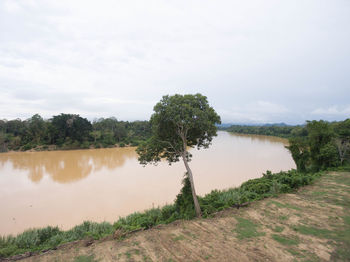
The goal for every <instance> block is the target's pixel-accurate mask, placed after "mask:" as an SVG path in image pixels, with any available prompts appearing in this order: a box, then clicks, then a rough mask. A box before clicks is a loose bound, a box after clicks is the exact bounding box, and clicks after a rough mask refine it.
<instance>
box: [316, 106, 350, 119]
mask: <svg viewBox="0 0 350 262" xmlns="http://www.w3.org/2000/svg"><path fill="white" fill-rule="evenodd" d="M311 114H313V115H321V116H322V115H326V116H344V117H350V105H348V106H337V105H334V106H330V107H327V108H317V109H315V110H313V111H312V112H311Z"/></svg>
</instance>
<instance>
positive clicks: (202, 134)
mask: <svg viewBox="0 0 350 262" xmlns="http://www.w3.org/2000/svg"><path fill="white" fill-rule="evenodd" d="M150 124H151V127H152V135H151V138H150V139H149V140H147V141H146V142H144V143H142V144H141V145H140V146H139V147H138V148H137V153H138V154H139V162H140V163H141V164H144V165H145V164H148V163H153V164H155V163H157V162H159V161H161V159H166V160H167V161H168V163H169V164H171V163H173V162H177V161H179V159H180V158H182V160H183V161H184V164H185V167H186V170H187V175H188V178H189V180H190V182H191V188H192V196H193V201H194V205H195V208H196V213H197V216H200V208H199V204H198V200H197V196H196V194H195V189H194V182H193V176H192V171H191V169H190V168H189V165H188V161H189V160H190V159H191V157H192V155H191V154H190V153H189V152H188V151H187V149H188V147H197V148H198V149H200V148H207V147H208V146H209V145H210V143H211V141H212V139H213V137H214V136H216V131H217V127H216V124H220V116H219V115H218V114H217V113H216V112H215V110H214V109H213V108H212V107H210V106H209V104H208V100H207V98H206V97H205V96H203V95H201V94H195V95H190V94H188V95H179V94H176V95H173V96H169V95H166V96H163V98H162V99H161V101H160V102H158V103H157V104H156V105H155V106H154V114H153V115H152V116H151V119H150Z"/></svg>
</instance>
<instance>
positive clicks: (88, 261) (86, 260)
mask: <svg viewBox="0 0 350 262" xmlns="http://www.w3.org/2000/svg"><path fill="white" fill-rule="evenodd" d="M73 262H98V260H95V259H94V256H84V255H83V256H78V257H76V258H75V259H74V260H73Z"/></svg>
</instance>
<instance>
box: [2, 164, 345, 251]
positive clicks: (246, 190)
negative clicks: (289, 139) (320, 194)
mask: <svg viewBox="0 0 350 262" xmlns="http://www.w3.org/2000/svg"><path fill="white" fill-rule="evenodd" d="M345 174H347V176H348V178H349V173H345ZM319 176H320V174H298V173H296V172H295V171H289V172H281V173H277V174H272V173H269V172H267V173H266V174H265V175H264V176H263V177H262V178H260V179H253V180H249V181H247V182H245V183H243V184H242V186H241V187H240V188H237V189H230V190H226V191H212V192H211V193H210V194H208V195H206V196H205V197H203V198H200V203H201V207H202V212H203V215H204V216H205V217H212V216H216V214H219V213H220V211H221V210H223V209H227V208H228V209H230V207H232V206H236V207H239V206H247V203H249V202H251V201H254V200H259V199H263V198H266V197H271V196H273V195H276V194H277V193H278V192H294V190H295V189H296V188H298V187H300V186H302V185H305V184H309V183H312V181H313V180H314V179H318V177H319ZM344 179H345V181H347V180H346V178H344ZM338 180H339V179H338ZM187 186H188V185H187ZM278 188H279V189H278ZM186 191H187V190H186V183H185V186H184V188H183V190H182V191H181V194H180V195H178V197H177V200H176V201H175V204H174V205H168V206H165V207H163V208H162V209H159V208H154V209H151V210H148V211H146V212H144V213H134V214H132V215H130V216H128V217H126V218H121V219H119V221H117V222H116V223H115V224H114V225H111V224H109V223H100V224H98V223H92V222H85V223H84V224H82V225H79V226H76V227H75V228H73V229H71V230H69V231H66V232H62V231H60V230H59V229H58V228H52V227H48V228H43V229H37V230H28V231H26V232H24V233H23V234H20V235H18V236H17V237H16V238H13V237H10V238H2V239H1V241H0V251H1V252H0V253H1V254H2V256H6V254H7V256H8V255H11V254H13V253H24V252H28V251H29V252H33V251H39V250H49V249H56V248H59V249H60V248H61V247H62V246H66V245H70V244H63V243H67V242H70V241H75V240H77V239H85V242H86V238H87V239H88V241H89V243H90V242H91V243H93V242H94V241H93V239H96V240H97V239H101V238H104V237H106V236H107V239H108V238H110V237H108V235H112V234H113V232H117V233H114V234H115V235H117V236H119V237H120V236H128V235H130V233H132V232H134V231H139V230H145V229H150V228H154V227H159V225H161V224H167V223H171V222H172V221H179V219H181V218H191V217H193V215H194V214H193V212H192V211H193V207H189V206H186V203H184V201H183V200H185V199H186V198H187V196H186V194H184V192H186ZM289 195H291V194H289ZM282 197H283V196H282ZM185 202H186V201H185ZM256 203H259V201H258V202H256V201H254V202H253V204H252V205H256ZM276 205H277V207H283V206H284V205H285V206H287V207H289V206H288V205H289V204H288V203H287V204H276ZM191 212H192V213H191ZM225 212H226V211H225ZM176 223H177V222H176ZM249 227H250V226H249ZM253 227H254V226H253ZM62 244H63V245H62ZM28 254H32V253H27V255H28Z"/></svg>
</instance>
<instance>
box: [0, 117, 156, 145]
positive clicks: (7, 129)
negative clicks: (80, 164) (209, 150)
mask: <svg viewBox="0 0 350 262" xmlns="http://www.w3.org/2000/svg"><path fill="white" fill-rule="evenodd" d="M150 132H151V129H150V124H149V122H148V121H134V122H128V121H118V120H117V119H116V118H114V117H110V118H100V119H97V120H94V121H92V122H90V121H89V120H88V119H86V118H83V117H81V116H79V115H77V114H60V115H56V116H53V117H52V118H50V119H47V120H45V119H43V118H42V117H41V116H40V115H38V114H35V115H33V116H32V117H31V118H29V119H27V120H23V121H22V120H21V119H14V120H0V152H7V151H9V150H15V151H26V150H30V149H35V150H38V151H40V150H54V149H79V148H100V147H114V146H116V145H119V146H121V147H123V146H126V145H130V146H137V145H138V144H139V142H140V141H143V140H145V139H146V138H148V137H149V136H150Z"/></svg>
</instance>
